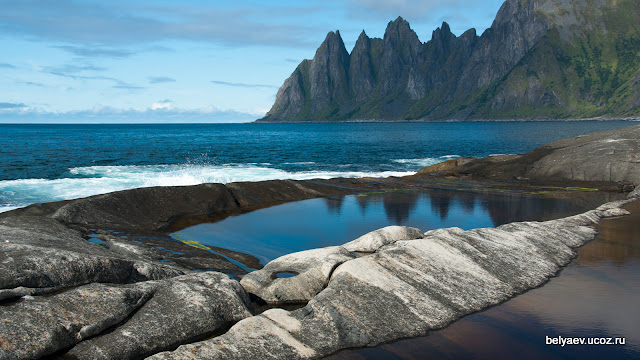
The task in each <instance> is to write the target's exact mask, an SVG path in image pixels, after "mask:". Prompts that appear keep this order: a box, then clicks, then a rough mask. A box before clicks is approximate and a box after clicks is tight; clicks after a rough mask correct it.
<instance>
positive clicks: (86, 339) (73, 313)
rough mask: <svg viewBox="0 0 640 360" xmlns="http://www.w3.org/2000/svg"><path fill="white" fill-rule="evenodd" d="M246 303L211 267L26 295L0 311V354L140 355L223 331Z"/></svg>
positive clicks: (244, 310) (240, 314)
mask: <svg viewBox="0 0 640 360" xmlns="http://www.w3.org/2000/svg"><path fill="white" fill-rule="evenodd" d="M247 304H248V298H247V295H246V293H245V292H244V290H243V289H242V287H241V286H240V284H239V283H238V282H237V281H233V280H231V279H229V278H228V277H227V276H226V275H224V274H220V273H214V272H208V273H201V274H193V275H185V276H179V277H175V278H173V279H170V280H161V281H146V282H141V283H136V284H132V285H115V284H90V285H85V286H81V287H78V288H75V289H71V290H69V291H66V292H63V293H60V294H56V295H52V296H48V297H42V296H39V297H25V298H23V299H22V300H21V301H19V302H17V303H15V304H9V305H6V306H3V308H2V309H3V311H2V312H0V323H2V324H3V326H2V327H0V339H2V347H1V349H0V358H2V359H22V358H39V357H42V356H45V355H48V354H52V353H54V352H59V351H61V350H65V349H68V348H70V347H72V346H74V345H76V344H77V345H76V346H75V347H74V348H72V349H71V350H70V351H69V353H68V355H70V356H72V357H74V358H77V359H137V358H141V357H144V356H148V355H151V354H154V353H156V352H159V351H162V350H166V349H170V348H172V347H175V346H177V345H179V344H182V343H188V342H190V341H193V340H197V339H201V338H204V337H206V336H210V335H211V334H214V333H216V332H221V331H223V330H225V329H226V328H227V327H229V326H230V325H232V324H234V323H236V322H237V321H239V320H241V319H243V318H246V317H248V316H250V315H251V314H250V312H249V310H248V308H247ZM120 323H122V324H121V325H120V326H117V327H115V328H113V327H114V326H116V325H118V324H120Z"/></svg>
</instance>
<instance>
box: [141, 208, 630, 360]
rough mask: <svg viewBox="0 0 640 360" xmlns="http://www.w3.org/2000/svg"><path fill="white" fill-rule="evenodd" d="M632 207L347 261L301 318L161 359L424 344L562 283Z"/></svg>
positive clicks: (258, 319) (273, 320)
mask: <svg viewBox="0 0 640 360" xmlns="http://www.w3.org/2000/svg"><path fill="white" fill-rule="evenodd" d="M628 202H629V201H618V202H614V203H610V204H605V205H604V206H601V207H599V208H598V209H596V210H592V211H589V212H587V213H584V214H580V215H576V216H572V217H568V218H564V219H559V220H553V221H546V222H525V223H512V224H507V225H503V226H501V227H499V228H495V229H475V230H469V231H462V230H460V229H457V228H453V229H443V230H439V231H432V232H427V234H426V237H425V238H423V239H416V240H401V241H397V242H395V243H393V244H390V245H387V246H385V247H383V248H381V249H379V250H378V251H377V252H376V253H375V254H372V255H369V256H364V257H359V258H356V259H353V260H349V261H346V262H344V263H342V264H341V265H340V266H338V267H337V268H336V269H335V270H334V271H333V274H332V275H331V279H330V281H329V283H328V285H327V287H326V288H325V289H324V290H323V291H321V292H320V293H318V294H317V295H316V296H315V297H313V298H312V299H311V300H310V301H309V303H308V304H307V305H306V306H305V307H304V308H301V309H298V310H295V311H291V312H287V311H284V310H281V309H272V310H268V311H265V312H264V313H262V314H261V315H258V316H253V317H250V318H247V319H244V320H242V321H240V322H239V323H237V324H236V325H234V326H233V327H232V328H231V329H230V330H229V331H228V332H227V333H225V334H223V335H221V336H218V337H216V338H214V339H211V340H206V341H201V342H196V343H193V344H188V345H182V346H180V347H179V348H178V349H177V350H175V351H172V352H164V353H160V354H157V355H155V356H153V357H151V358H152V359H191V358H194V357H195V358H202V359H251V358H260V359H262V358H265V359H275V358H286V359H311V358H320V357H322V356H325V355H328V354H331V353H333V352H335V351H337V350H339V349H344V348H350V347H363V346H375V345H378V344H380V343H383V342H388V341H392V340H395V339H399V338H405V337H414V336H421V335H425V334H426V333H427V332H428V331H429V330H433V329H439V328H442V327H444V326H446V325H447V324H449V323H450V322H452V321H454V320H456V319H458V318H460V317H461V316H464V315H466V314H469V313H472V312H475V311H478V310H481V309H484V308H486V307H489V306H492V305H496V304H498V303H500V302H502V301H504V300H506V299H508V298H510V297H513V296H515V295H517V294H520V293H522V292H524V291H526V290H528V289H531V288H533V287H537V286H540V285H542V284H543V283H544V282H546V281H547V280H548V279H549V277H551V276H554V275H555V274H556V273H557V272H558V271H559V270H560V269H561V267H562V266H565V265H566V264H568V263H569V262H570V261H571V260H572V259H573V258H574V257H575V256H576V254H577V253H576V250H575V249H576V248H577V247H579V246H582V245H584V244H585V243H586V242H588V241H590V240H591V239H593V238H594V237H595V235H596V230H595V226H594V225H596V224H597V223H598V222H599V221H600V219H601V218H603V217H609V216H619V215H621V214H623V213H624V211H623V210H622V211H621V208H620V207H621V206H624V205H625V204H626V203H628Z"/></svg>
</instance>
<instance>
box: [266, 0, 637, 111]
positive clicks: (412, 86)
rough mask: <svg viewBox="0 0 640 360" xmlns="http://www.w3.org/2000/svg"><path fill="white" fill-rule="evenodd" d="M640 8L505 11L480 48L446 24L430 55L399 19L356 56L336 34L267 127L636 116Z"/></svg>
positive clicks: (565, 2) (523, 5)
mask: <svg viewBox="0 0 640 360" xmlns="http://www.w3.org/2000/svg"><path fill="white" fill-rule="evenodd" d="M638 8H640V0H506V1H505V2H504V3H503V5H502V6H501V8H500V10H499V11H498V13H497V15H496V18H495V20H494V21H493V25H492V26H491V27H490V28H489V29H487V30H486V31H485V32H483V34H482V35H481V36H478V35H477V34H476V30H475V29H469V30H467V31H465V32H464V33H463V34H462V35H460V36H458V37H456V35H455V34H453V33H452V32H451V28H450V26H449V24H448V23H447V22H443V23H442V25H441V26H440V27H439V28H437V29H435V30H434V31H433V33H432V37H431V40H430V41H428V42H427V43H422V42H421V41H420V40H419V39H418V36H417V34H416V33H415V31H413V30H412V29H411V27H410V25H409V23H408V22H407V21H406V20H405V19H404V18H402V17H398V18H397V19H395V20H393V21H390V22H389V23H388V24H387V27H386V30H385V33H384V37H383V38H382V39H379V38H369V37H368V36H367V34H366V33H365V31H364V30H363V31H362V32H361V33H360V35H359V37H358V39H357V41H356V44H355V46H354V48H353V51H352V52H351V54H349V53H348V52H347V51H346V49H345V48H344V42H343V41H342V38H341V36H340V33H339V31H335V32H330V33H329V34H328V35H327V37H326V39H325V41H324V42H323V43H322V45H321V46H320V48H319V49H318V51H317V52H316V56H315V57H314V58H313V60H307V61H305V62H303V63H301V64H300V66H298V68H297V69H296V70H295V71H294V73H293V74H292V76H291V77H290V78H289V79H288V80H287V81H286V82H285V84H284V85H283V86H282V88H281V89H280V91H279V92H278V95H277V97H276V103H275V104H274V106H273V108H272V109H271V111H270V112H269V114H268V116H267V117H265V119H263V121H276V122H277V121H341V120H353V119H357V120H373V119H385V120H405V119H422V120H431V119H433V120H435V119H468V118H475V119H478V118H479V119H487V118H531V117H532V116H533V117H536V116H539V117H545V116H551V117H555V118H558V117H559V118H562V117H591V116H601V115H603V114H614V113H615V114H618V113H619V114H625V115H626V114H630V115H635V116H637V115H640V100H638V99H639V98H640V97H639V96H638V95H637V93H638V91H637V84H638V83H640V81H638V80H637V79H638V76H640V75H638V74H640V57H638V56H637V54H638V53H640V25H638V24H640V13H639V12H638V11H637V9H638ZM634 79H636V80H635V81H633V80H634ZM612 99H615V100H612ZM531 114H533V115H531Z"/></svg>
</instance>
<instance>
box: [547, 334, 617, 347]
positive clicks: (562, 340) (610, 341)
mask: <svg viewBox="0 0 640 360" xmlns="http://www.w3.org/2000/svg"><path fill="white" fill-rule="evenodd" d="M625 343H626V339H625V338H620V337H616V338H613V337H562V336H554V337H549V336H545V344H547V345H560V346H565V345H624V344H625Z"/></svg>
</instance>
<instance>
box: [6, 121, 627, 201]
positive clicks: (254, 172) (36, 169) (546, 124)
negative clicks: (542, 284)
mask: <svg viewBox="0 0 640 360" xmlns="http://www.w3.org/2000/svg"><path fill="white" fill-rule="evenodd" d="M634 124H637V122H633V121H611V120H609V121H527V122H520V121H519V122H516V121H502V122H430V123H403V122H401V123H336V124H333V123H331V124H256V123H243V124H108V125H107V124H105V125H101V124H90V125H80V124H73V125H71V124H68V125H67V124H0V142H1V144H2V146H1V147H0V212H2V211H8V210H11V209H15V208H19V207H23V206H26V205H29V204H32V203H41V202H49V201H57V200H67V199H74V198H80V197H87V196H91V195H96V194H102V193H107V192H112V191H117V190H125V189H133V188H139V187H150V186H176V185H196V184H200V183H213V182H215V183H228V182H234V181H260V180H271V179H310V178H332V177H363V176H372V177H386V176H403V175H409V174H413V173H414V172H416V171H417V170H418V169H420V168H422V167H424V166H428V165H431V164H435V163H438V162H440V161H444V160H447V159H452V158H456V157H461V156H476V157H483V156H488V155H496V154H518V153H524V152H527V151H529V150H532V149H534V148H535V147H537V146H540V145H542V144H545V143H548V142H551V141H554V140H558V139H561V138H566V137H571V136H577V135H581V134H585V133H589V132H593V131H600V130H608V129H614V128H621V127H625V126H630V125H634Z"/></svg>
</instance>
